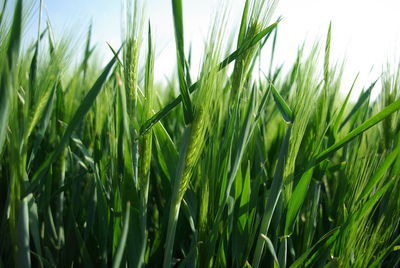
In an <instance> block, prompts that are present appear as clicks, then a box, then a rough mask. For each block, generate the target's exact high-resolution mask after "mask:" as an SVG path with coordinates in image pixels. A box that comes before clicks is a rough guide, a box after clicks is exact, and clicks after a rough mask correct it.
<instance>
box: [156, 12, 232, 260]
mask: <svg viewBox="0 0 400 268" xmlns="http://www.w3.org/2000/svg"><path fill="white" fill-rule="evenodd" d="M225 18H226V17H225V14H224V16H221V17H220V18H219V19H218V20H217V21H216V22H215V23H214V26H213V28H212V30H211V36H210V38H209V40H210V43H209V44H208V46H207V48H206V51H205V53H204V55H206V56H205V59H204V64H203V67H202V71H201V74H200V81H199V89H198V91H197V92H196V94H195V95H194V96H193V107H194V119H193V121H192V123H191V124H190V125H188V126H187V127H186V130H185V137H184V141H183V145H182V150H181V153H180V159H179V163H178V169H177V175H176V179H175V182H174V186H173V192H172V196H171V207H170V213H169V221H168V229H167V240H166V246H165V254H164V263H163V266H164V267H170V266H171V262H172V253H173V246H174V237H175V231H176V225H177V221H178V216H179V209H180V204H181V202H182V199H183V196H184V194H185V192H186V190H187V188H188V187H189V184H190V179H191V177H192V174H193V172H194V169H195V166H196V164H197V162H198V160H199V158H200V156H201V153H202V150H203V147H204V143H205V139H206V133H207V130H208V128H209V126H210V125H211V120H212V119H213V118H212V115H213V112H214V108H215V106H216V105H217V104H218V103H217V101H218V99H219V98H218V97H217V92H218V90H220V88H221V85H222V84H223V81H224V79H223V73H222V72H219V64H218V63H219V58H220V55H221V41H222V40H223V38H222V37H223V34H224V28H223V27H222V26H221V25H224V24H223V23H222V22H224V21H225Z"/></svg>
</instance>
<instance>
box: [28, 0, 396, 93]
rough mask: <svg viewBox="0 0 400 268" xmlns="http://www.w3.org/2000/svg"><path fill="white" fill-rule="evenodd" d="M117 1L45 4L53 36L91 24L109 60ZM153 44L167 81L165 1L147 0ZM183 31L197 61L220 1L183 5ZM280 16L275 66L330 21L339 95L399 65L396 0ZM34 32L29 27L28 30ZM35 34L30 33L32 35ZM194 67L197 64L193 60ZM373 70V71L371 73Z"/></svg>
mask: <svg viewBox="0 0 400 268" xmlns="http://www.w3.org/2000/svg"><path fill="white" fill-rule="evenodd" d="M121 2H122V1H121V0H69V1H65V0H44V3H45V6H46V8H47V12H48V14H49V17H50V20H51V22H52V24H53V28H54V29H55V32H56V35H61V34H62V33H64V32H65V31H67V32H75V33H76V32H78V33H80V34H81V35H80V36H82V37H83V36H84V34H85V32H86V31H87V30H86V29H87V26H88V25H89V23H90V21H92V23H93V39H94V41H95V42H96V43H97V44H98V45H97V46H98V52H101V53H102V54H103V55H104V56H105V57H107V60H108V58H109V57H110V53H109V51H108V48H107V45H106V42H109V43H110V44H112V45H113V46H114V47H118V45H119V44H120V33H121V21H122V19H121V14H122V13H121ZM145 2H146V4H147V14H148V16H149V17H150V20H151V24H152V28H153V32H154V35H155V40H156V51H157V53H158V57H157V58H156V65H155V71H156V78H157V79H158V80H159V81H162V80H163V79H165V78H164V77H165V76H170V75H171V73H172V72H173V70H174V69H173V66H174V64H173V62H174V61H175V51H174V47H175V44H174V34H173V25H172V16H171V4H170V1H169V0H147V1H145ZM183 2H184V22H185V24H184V26H185V34H186V36H185V39H186V41H187V43H189V42H191V43H192V44H193V51H194V57H195V58H197V59H198V58H200V55H201V52H202V49H201V47H202V42H203V40H204V39H205V37H206V36H207V31H208V28H209V25H210V18H212V15H213V12H215V10H216V7H217V3H219V2H220V1H219V0H201V1H200V0H196V1H195V0H186V1H183ZM244 2H245V1H244V0H228V3H229V6H230V7H231V13H230V14H231V15H230V16H229V21H230V23H232V24H233V25H238V24H239V22H240V15H241V10H242V7H243V5H244ZM279 16H282V17H283V20H282V21H281V23H280V28H279V32H278V43H277V54H276V59H277V62H280V63H284V62H288V63H289V64H290V63H292V62H293V61H294V59H295V55H296V52H297V48H298V47H299V45H301V44H302V43H303V42H304V41H306V43H307V44H309V45H312V44H313V42H314V41H316V40H321V41H322V42H325V36H326V31H327V29H328V25H329V22H330V21H332V24H333V28H332V49H331V51H332V60H331V61H332V62H335V61H338V60H344V59H346V62H347V63H346V72H345V76H344V79H345V81H344V87H343V89H342V91H343V92H344V93H345V92H347V91H348V89H349V87H350V84H351V82H352V80H353V79H354V77H355V76H356V74H357V73H358V72H361V76H360V79H359V80H358V83H357V88H358V89H359V90H360V89H361V88H362V87H364V86H368V85H369V83H370V82H371V81H373V80H375V79H376V78H377V77H378V76H379V74H380V73H381V71H382V68H383V67H384V66H385V65H386V63H387V62H388V60H389V62H391V63H399V62H400V61H399V60H400V57H399V55H400V54H399V48H400V1H399V0H379V1H378V0H280V2H279V4H278V8H277V9H276V12H275V16H274V18H277V17H279ZM32 28H33V27H32ZM34 32H35V31H34ZM195 62H196V61H195ZM372 67H373V69H372V71H371V68H372Z"/></svg>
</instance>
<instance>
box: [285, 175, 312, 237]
mask: <svg viewBox="0 0 400 268" xmlns="http://www.w3.org/2000/svg"><path fill="white" fill-rule="evenodd" d="M312 174H313V168H310V169H309V170H307V171H306V172H305V173H304V174H303V176H302V177H301V179H300V181H299V182H298V184H297V185H296V188H295V189H294V191H293V193H292V195H291V196H290V199H289V202H288V208H287V213H286V223H285V236H288V235H290V233H291V232H292V229H293V226H294V224H295V220H296V216H297V214H298V213H299V211H300V209H301V206H302V205H303V203H304V200H305V198H306V195H307V192H308V186H309V185H310V182H311V178H312Z"/></svg>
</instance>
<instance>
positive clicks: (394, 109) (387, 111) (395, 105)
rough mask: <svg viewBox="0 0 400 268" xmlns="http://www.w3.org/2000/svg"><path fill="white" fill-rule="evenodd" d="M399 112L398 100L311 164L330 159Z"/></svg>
mask: <svg viewBox="0 0 400 268" xmlns="http://www.w3.org/2000/svg"><path fill="white" fill-rule="evenodd" d="M398 110H400V100H397V101H395V102H393V103H392V104H390V105H388V106H386V107H385V108H384V109H383V110H382V111H381V112H379V113H378V114H376V115H374V116H373V117H371V118H369V119H368V120H366V121H365V122H364V123H362V124H361V125H359V126H358V127H357V128H355V129H354V130H352V131H351V132H350V133H349V134H347V135H346V136H344V137H343V138H342V139H341V140H339V141H338V142H336V143H335V144H333V145H332V146H330V147H329V148H327V149H326V150H324V151H323V152H321V153H319V154H318V155H317V156H316V157H315V159H314V160H313V161H312V162H311V163H312V164H311V165H312V166H315V165H317V164H318V163H320V162H322V161H323V160H325V159H326V158H328V157H329V156H330V155H331V154H332V153H334V152H335V151H337V150H339V149H340V148H342V147H343V146H345V145H346V144H347V143H349V142H350V141H352V140H353V139H354V138H356V137H357V136H359V135H360V134H362V133H364V132H365V131H367V130H368V129H370V128H371V127H373V126H375V125H376V124H378V123H379V122H381V121H382V120H384V119H385V118H387V117H388V116H390V115H391V114H393V113H394V112H397V111H398Z"/></svg>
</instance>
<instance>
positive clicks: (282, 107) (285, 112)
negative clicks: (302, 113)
mask: <svg viewBox="0 0 400 268" xmlns="http://www.w3.org/2000/svg"><path fill="white" fill-rule="evenodd" d="M271 91H272V95H273V96H274V100H275V103H276V105H277V106H278V109H279V111H280V112H281V114H282V117H283V120H285V121H286V123H292V122H293V112H292V110H291V109H290V107H289V105H288V104H287V103H286V102H285V100H284V99H283V98H282V96H281V95H280V94H279V92H278V91H277V90H276V88H275V87H274V85H273V84H272V83H271Z"/></svg>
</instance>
